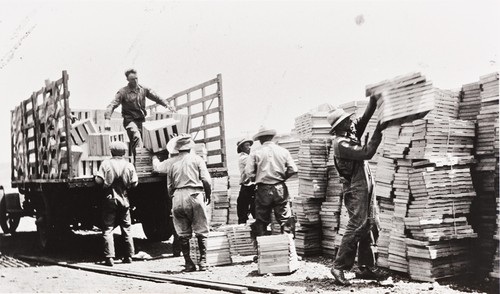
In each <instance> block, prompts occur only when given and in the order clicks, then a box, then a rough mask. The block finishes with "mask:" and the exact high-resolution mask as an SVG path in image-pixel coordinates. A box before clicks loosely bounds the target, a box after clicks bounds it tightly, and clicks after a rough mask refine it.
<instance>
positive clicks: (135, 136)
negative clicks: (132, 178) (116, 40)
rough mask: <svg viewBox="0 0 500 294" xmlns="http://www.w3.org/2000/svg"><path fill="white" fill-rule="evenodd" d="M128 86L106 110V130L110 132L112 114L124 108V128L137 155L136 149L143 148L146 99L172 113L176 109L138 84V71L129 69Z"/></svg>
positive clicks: (131, 147) (133, 151)
mask: <svg viewBox="0 0 500 294" xmlns="http://www.w3.org/2000/svg"><path fill="white" fill-rule="evenodd" d="M125 76H126V77H127V81H128V85H127V86H125V87H123V88H121V89H120V90H118V92H117V93H116V95H115V99H113V101H111V103H110V104H109V105H108V107H107V108H106V112H105V113H104V118H105V124H104V127H105V129H106V130H110V126H109V120H110V119H111V114H112V113H113V111H114V110H115V108H117V107H118V106H120V105H121V106H122V117H123V126H124V127H125V129H126V130H127V135H128V137H129V139H130V149H131V150H132V154H134V155H135V149H136V148H137V147H140V146H142V123H143V122H144V121H145V118H146V115H147V113H146V98H148V99H150V100H152V101H154V102H156V103H158V104H160V105H162V106H164V107H166V108H167V109H169V110H171V111H175V108H174V107H172V106H171V105H170V104H167V103H165V101H163V99H161V98H160V96H158V95H157V94H156V93H155V92H153V90H151V89H149V88H147V87H144V86H141V85H139V83H138V81H139V80H138V78H137V71H136V70H135V69H129V70H127V71H126V72H125Z"/></svg>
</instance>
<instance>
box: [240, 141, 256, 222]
mask: <svg viewBox="0 0 500 294" xmlns="http://www.w3.org/2000/svg"><path fill="white" fill-rule="evenodd" d="M252 145H253V141H252V140H250V139H242V140H240V141H238V143H236V146H237V147H236V152H238V154H239V158H238V166H239V168H240V193H239V195H238V202H237V206H236V210H237V212H238V223H239V224H244V223H246V222H247V220H248V214H251V215H252V217H253V218H255V183H254V182H252V181H251V180H250V179H249V178H248V177H247V176H246V175H245V166H246V164H247V161H248V154H250V147H251V146H252Z"/></svg>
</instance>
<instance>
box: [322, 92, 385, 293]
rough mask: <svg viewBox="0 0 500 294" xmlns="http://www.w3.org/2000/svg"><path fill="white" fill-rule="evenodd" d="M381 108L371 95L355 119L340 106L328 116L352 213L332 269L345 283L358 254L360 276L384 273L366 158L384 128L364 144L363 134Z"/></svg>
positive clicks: (357, 274)
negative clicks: (374, 247)
mask: <svg viewBox="0 0 500 294" xmlns="http://www.w3.org/2000/svg"><path fill="white" fill-rule="evenodd" d="M376 107H377V96H372V97H370V102H369V103H368V105H367V107H366V110H365V112H364V114H363V116H362V117H361V118H359V119H358V120H357V121H352V119H351V116H352V115H353V113H346V112H345V111H344V110H343V109H341V108H338V109H336V110H334V111H332V112H330V114H329V115H328V117H327V120H328V122H329V123H330V125H331V126H332V128H331V130H330V133H331V134H332V135H333V142H332V145H333V151H334V159H335V160H334V161H335V167H336V168H337V171H338V173H339V175H340V177H341V181H342V183H343V195H344V196H343V197H344V203H345V206H346V208H347V211H348V213H349V222H348V223H347V226H346V231H345V233H344V236H343V237H342V241H341V244H340V247H339V251H338V253H337V257H336V258H335V263H334V266H333V268H332V269H331V273H332V275H333V276H334V277H335V279H336V280H337V282H339V283H340V284H342V285H350V282H349V281H348V280H347V279H346V278H345V276H344V271H345V270H351V268H352V267H353V265H354V259H355V258H356V253H357V254H358V267H359V272H357V273H356V277H357V278H361V279H380V278H382V275H381V274H380V273H378V271H377V270H376V269H375V256H374V254H373V252H372V249H371V245H372V244H373V243H374V238H373V235H372V232H373V230H376V232H378V228H377V227H376V226H377V225H378V222H377V216H376V202H375V200H376V199H375V194H374V184H375V182H374V179H373V177H372V175H371V172H370V168H369V166H368V164H367V163H366V162H365V160H368V159H371V158H372V157H373V155H375V152H376V151H377V148H378V146H379V144H380V142H381V141H382V130H383V129H384V127H383V126H382V125H381V124H380V123H378V124H377V127H376V129H375V131H374V133H373V135H372V137H371V139H370V142H369V143H368V144H366V145H364V146H361V142H360V141H361V137H362V135H363V132H364V131H365V128H366V125H367V124H368V121H369V120H370V118H371V117H372V115H373V113H374V112H375V109H376Z"/></svg>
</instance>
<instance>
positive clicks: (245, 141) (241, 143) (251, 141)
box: [236, 138, 253, 153]
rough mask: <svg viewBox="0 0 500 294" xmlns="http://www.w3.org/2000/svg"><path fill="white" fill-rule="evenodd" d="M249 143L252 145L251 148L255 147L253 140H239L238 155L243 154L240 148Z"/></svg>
mask: <svg viewBox="0 0 500 294" xmlns="http://www.w3.org/2000/svg"><path fill="white" fill-rule="evenodd" d="M247 142H248V143H250V146H252V145H253V140H251V139H248V138H245V139H241V140H239V141H238V143H236V152H238V153H240V152H242V151H241V148H240V147H241V146H243V144H245V143H247Z"/></svg>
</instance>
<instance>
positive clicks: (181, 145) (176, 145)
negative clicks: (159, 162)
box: [167, 134, 195, 154]
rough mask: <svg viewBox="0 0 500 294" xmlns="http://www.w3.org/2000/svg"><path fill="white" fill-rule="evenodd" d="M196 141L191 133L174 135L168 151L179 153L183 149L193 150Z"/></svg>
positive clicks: (168, 145)
mask: <svg viewBox="0 0 500 294" xmlns="http://www.w3.org/2000/svg"><path fill="white" fill-rule="evenodd" d="M194 145H195V144H194V141H193V139H192V138H191V135H189V134H181V135H179V136H177V137H173V138H172V139H170V141H168V143H167V151H168V153H170V154H176V153H179V151H182V150H191V148H193V147H194Z"/></svg>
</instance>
